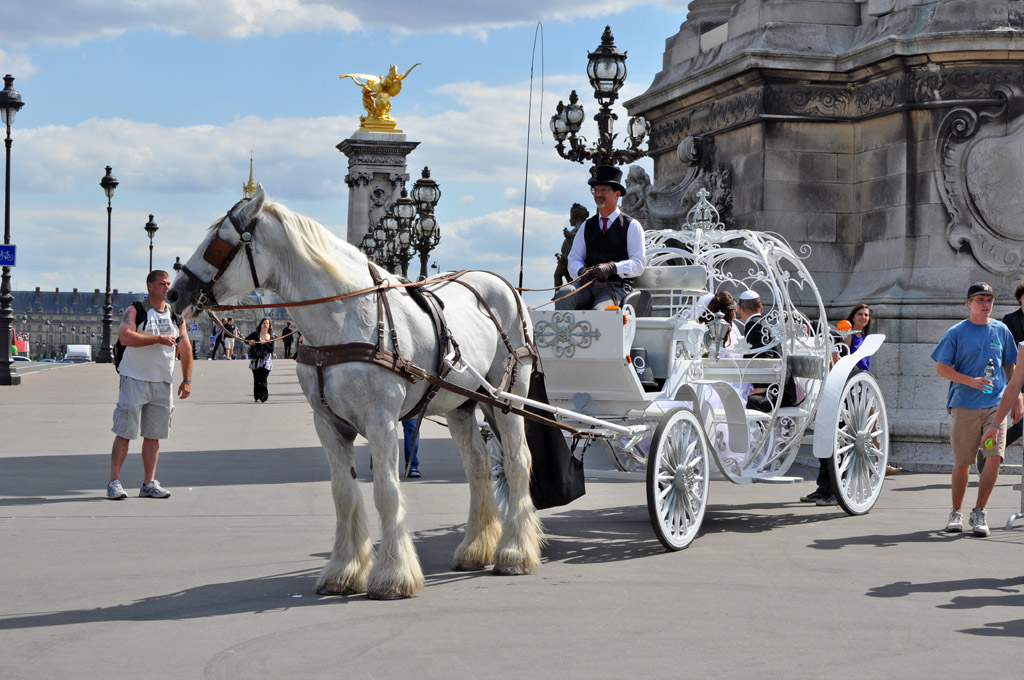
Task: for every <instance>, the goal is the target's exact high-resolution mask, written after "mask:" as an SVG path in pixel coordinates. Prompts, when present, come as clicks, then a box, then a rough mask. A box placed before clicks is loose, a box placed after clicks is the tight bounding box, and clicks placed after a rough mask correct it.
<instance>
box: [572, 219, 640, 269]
mask: <svg viewBox="0 0 1024 680" xmlns="http://www.w3.org/2000/svg"><path fill="white" fill-rule="evenodd" d="M632 221H633V218H632V217H630V216H629V215H627V214H626V213H624V212H621V211H620V212H619V217H618V219H616V220H615V221H614V222H611V223H610V224H609V225H608V231H607V232H603V233H602V232H601V214H600V213H598V214H596V215H594V216H593V217H591V218H590V219H588V220H587V221H586V222H584V223H583V241H584V243H585V244H586V246H587V256H586V257H585V258H584V259H583V264H584V265H586V266H587V267H593V266H594V265H598V264H601V263H603V262H619V261H620V260H628V259H629V246H628V244H627V241H626V236H627V235H628V234H629V223H630V222H632ZM609 281H622V278H621V277H620V276H619V275H618V274H615V275H613V276H612V277H611V278H609Z"/></svg>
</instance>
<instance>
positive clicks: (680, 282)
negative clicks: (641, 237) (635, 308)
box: [633, 264, 708, 297]
mask: <svg viewBox="0 0 1024 680" xmlns="http://www.w3.org/2000/svg"><path fill="white" fill-rule="evenodd" d="M707 282H708V270H707V269H706V268H705V267H704V266H703V265H699V264H691V265H653V266H650V267H646V268H645V269H644V273H643V274H641V275H640V276H638V277H636V278H635V279H633V288H634V289H635V290H671V291H673V292H675V293H677V294H679V295H684V296H687V295H688V296H694V297H697V296H700V295H706V294H707V292H708V291H707V289H706V286H707Z"/></svg>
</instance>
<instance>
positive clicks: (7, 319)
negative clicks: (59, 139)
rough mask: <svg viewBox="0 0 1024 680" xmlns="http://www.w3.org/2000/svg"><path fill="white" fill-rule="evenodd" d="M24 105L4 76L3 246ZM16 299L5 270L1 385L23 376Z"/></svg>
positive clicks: (0, 277) (0, 113)
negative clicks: (14, 141) (16, 348)
mask: <svg viewBox="0 0 1024 680" xmlns="http://www.w3.org/2000/svg"><path fill="white" fill-rule="evenodd" d="M24 105H25V102H23V101H22V100H21V95H20V94H19V93H18V91H17V90H15V89H14V76H12V75H10V74H8V75H6V76H4V89H3V91H0V117H2V118H3V121H4V125H5V126H6V127H7V136H6V137H5V138H4V146H5V147H7V163H6V166H5V172H4V245H5V246H6V245H10V243H11V126H12V125H14V117H15V116H16V115H17V113H18V111H20V110H21V107H22V106H24ZM12 302H14V296H13V295H11V268H10V267H9V266H7V265H4V267H3V273H2V274H0V344H2V345H3V347H2V348H0V385H20V384H21V376H20V375H18V371H17V370H16V369H15V368H14V360H13V359H11V340H12V338H11V327H12V326H13V325H14V308H13V307H11V303H12Z"/></svg>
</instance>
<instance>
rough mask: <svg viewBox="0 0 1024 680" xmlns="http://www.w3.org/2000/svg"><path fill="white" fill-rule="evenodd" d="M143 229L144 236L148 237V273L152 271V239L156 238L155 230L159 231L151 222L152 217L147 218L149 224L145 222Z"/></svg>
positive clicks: (154, 223)
mask: <svg viewBox="0 0 1024 680" xmlns="http://www.w3.org/2000/svg"><path fill="white" fill-rule="evenodd" d="M143 229H145V230H146V234H148V235H149V271H153V237H154V236H156V230H157V229H159V227H158V226H156V222H154V221H153V216H152V215H150V216H149V222H146V226H144V227H143ZM147 274H148V272H147Z"/></svg>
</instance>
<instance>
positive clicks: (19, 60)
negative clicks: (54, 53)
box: [0, 50, 36, 90]
mask: <svg viewBox="0 0 1024 680" xmlns="http://www.w3.org/2000/svg"><path fill="white" fill-rule="evenodd" d="M35 72H36V66H35V64H34V63H32V59H31V58H30V57H28V56H27V55H24V54H17V53H14V54H12V53H10V52H7V51H6V50H0V75H2V74H4V73H16V74H18V77H20V78H26V77H28V76H30V75H32V74H33V73H35ZM14 89H15V90H17V89H18V84H17V82H15V84H14Z"/></svg>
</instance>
